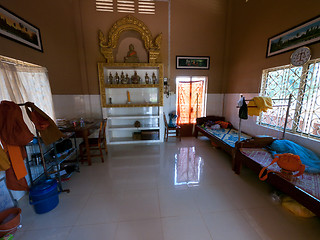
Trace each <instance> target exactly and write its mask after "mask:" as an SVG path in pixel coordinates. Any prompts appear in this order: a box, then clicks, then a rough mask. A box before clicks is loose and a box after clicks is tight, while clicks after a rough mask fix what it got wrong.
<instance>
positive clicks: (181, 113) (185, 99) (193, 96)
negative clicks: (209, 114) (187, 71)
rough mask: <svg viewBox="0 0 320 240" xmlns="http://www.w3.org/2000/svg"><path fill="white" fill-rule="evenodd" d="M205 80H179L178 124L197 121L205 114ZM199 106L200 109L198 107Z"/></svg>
mask: <svg viewBox="0 0 320 240" xmlns="http://www.w3.org/2000/svg"><path fill="white" fill-rule="evenodd" d="M203 88H204V81H179V83H178V124H190V123H195V122H196V118H197V113H198V117H200V116H202V114H203ZM197 107H198V109H197Z"/></svg>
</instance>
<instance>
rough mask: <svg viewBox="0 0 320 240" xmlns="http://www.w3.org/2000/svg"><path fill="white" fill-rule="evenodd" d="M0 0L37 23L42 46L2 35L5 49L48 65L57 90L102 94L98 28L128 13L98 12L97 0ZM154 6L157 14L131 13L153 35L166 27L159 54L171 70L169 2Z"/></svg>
mask: <svg viewBox="0 0 320 240" xmlns="http://www.w3.org/2000/svg"><path fill="white" fill-rule="evenodd" d="M0 4H1V5H3V6H4V7H5V8H7V9H9V10H11V11H12V12H14V13H15V14H17V15H18V16H20V17H22V18H24V19H26V20H27V21H28V22H30V23H31V24H33V25H35V26H36V27H38V28H39V29H40V32H41V37H42V44H43V48H44V52H43V53H41V52H39V51H36V50H34V49H31V48H28V47H26V46H24V45H21V44H19V43H16V42H14V41H11V40H8V39H6V38H3V37H0V54H1V55H4V56H8V57H13V58H16V59H20V60H24V61H27V62H31V63H35V64H39V65H41V66H44V67H47V69H48V72H49V80H50V84H51V90H52V93H53V94H99V88H98V76H97V62H99V61H104V59H103V56H102V55H101V54H100V52H99V46H98V30H99V29H101V30H102V31H103V32H104V33H105V34H107V32H108V30H109V28H110V27H111V26H112V25H113V24H114V23H115V22H116V21H117V20H118V19H120V18H122V17H124V16H126V15H127V14H118V13H108V12H97V11H96V10H95V1H94V0H81V1H80V0H55V1H43V0H24V1H21V0H11V1H5V0H0ZM156 9H157V13H156V15H142V14H134V15H133V16H135V17H136V18H138V19H140V20H142V21H143V22H145V23H146V25H147V27H148V28H149V29H150V31H151V33H152V35H153V36H154V37H155V36H156V35H158V34H159V33H161V32H162V33H163V42H162V50H161V57H162V60H163V63H164V65H165V75H166V76H167V75H168V73H167V64H168V61H167V59H168V3H167V2H157V3H156ZM121 43H123V46H124V45H125V44H127V43H126V42H124V41H122V42H121ZM125 48H126V50H125V51H127V49H128V46H126V47H125ZM137 50H139V48H138V49H137ZM137 52H138V54H139V51H137ZM141 58H142V59H144V55H143V53H141ZM121 59H122V57H121Z"/></svg>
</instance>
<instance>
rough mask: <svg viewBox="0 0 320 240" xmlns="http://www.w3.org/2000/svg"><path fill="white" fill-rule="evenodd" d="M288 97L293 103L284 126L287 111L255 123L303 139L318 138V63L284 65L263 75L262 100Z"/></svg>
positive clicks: (276, 111)
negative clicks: (290, 97) (296, 135)
mask: <svg viewBox="0 0 320 240" xmlns="http://www.w3.org/2000/svg"><path fill="white" fill-rule="evenodd" d="M290 94H292V103H291V107H290V110H289V113H288V123H287V125H286V126H284V123H285V115H286V108H276V109H273V110H270V111H268V112H266V113H265V112H263V113H262V114H261V115H260V117H259V118H258V119H257V123H258V124H260V125H263V126H266V127H270V128H276V129H281V130H288V131H290V132H292V133H293V134H298V135H301V136H305V137H313V138H320V59H315V60H311V61H309V62H308V63H306V64H305V65H303V66H299V67H294V66H292V65H286V66H282V67H277V68H272V69H267V70H264V71H263V76H262V84H261V90H260V95H261V96H268V97H271V98H283V99H286V98H288V97H289V96H290ZM282 103H283V102H280V104H282Z"/></svg>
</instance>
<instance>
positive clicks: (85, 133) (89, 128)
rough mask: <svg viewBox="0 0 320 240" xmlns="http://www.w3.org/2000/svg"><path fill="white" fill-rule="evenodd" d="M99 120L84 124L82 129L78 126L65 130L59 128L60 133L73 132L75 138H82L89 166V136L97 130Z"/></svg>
mask: <svg viewBox="0 0 320 240" xmlns="http://www.w3.org/2000/svg"><path fill="white" fill-rule="evenodd" d="M100 122H101V120H94V121H92V122H89V123H86V124H85V126H84V127H81V126H80V125H77V126H75V127H74V126H72V127H67V128H61V129H60V131H61V132H74V133H75V135H76V137H78V138H82V139H83V140H84V143H85V147H86V150H87V159H88V165H89V166H90V165H91V164H92V163H91V156H90V147H89V140H88V139H89V136H90V134H92V133H93V132H94V131H95V130H96V129H99V126H100Z"/></svg>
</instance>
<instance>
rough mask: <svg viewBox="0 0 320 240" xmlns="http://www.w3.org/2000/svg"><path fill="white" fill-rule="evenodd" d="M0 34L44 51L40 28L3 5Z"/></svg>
mask: <svg viewBox="0 0 320 240" xmlns="http://www.w3.org/2000/svg"><path fill="white" fill-rule="evenodd" d="M0 35H2V36H3V37H6V38H8V39H11V40H13V41H16V42H18V43H22V44H24V45H26V46H28V47H31V48H34V49H36V50H38V51H40V52H43V48H42V43H41V36H40V30H39V29H38V28H37V27H35V26H33V25H32V24H31V23H29V22H27V21H26V20H24V19H22V18H20V17H18V16H17V15H15V14H14V13H13V12H10V11H9V10H8V9H5V8H4V7H2V6H1V5H0Z"/></svg>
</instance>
